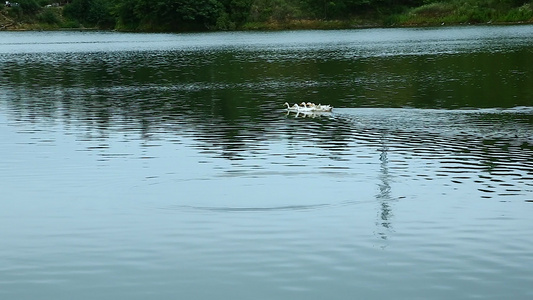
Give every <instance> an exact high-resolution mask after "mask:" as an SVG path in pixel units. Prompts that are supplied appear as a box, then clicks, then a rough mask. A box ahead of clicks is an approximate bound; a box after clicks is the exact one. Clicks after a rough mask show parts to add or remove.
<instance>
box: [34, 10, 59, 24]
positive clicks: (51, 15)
mask: <svg viewBox="0 0 533 300" xmlns="http://www.w3.org/2000/svg"><path fill="white" fill-rule="evenodd" d="M37 20H39V22H41V23H46V24H50V25H54V24H55V25H60V24H61V18H60V16H59V11H58V10H57V9H53V8H45V9H43V10H42V12H41V13H40V14H38V15H37Z"/></svg>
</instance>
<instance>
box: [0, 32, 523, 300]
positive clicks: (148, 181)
mask: <svg viewBox="0 0 533 300" xmlns="http://www.w3.org/2000/svg"><path fill="white" fill-rule="evenodd" d="M531 66H533V26H531V25H522V26H469V27H441V28H418V29H415V28H408V29H405V28H404V29H401V28H395V29H358V30H339V31H284V32H222V33H191V34H134V33H118V32H72V31H70V32H0V135H1V137H2V140H1V142H0V145H1V146H0V157H1V158H2V159H1V160H0V178H1V181H0V190H1V191H2V194H1V197H0V199H1V200H0V228H1V229H0V241H1V242H2V246H1V247H0V298H2V299H17V300H19V299H73V298H76V299H325V298H330V299H387V298H390V299H479V298H481V299H503V298H512V299H531V298H532V297H533V290H532V289H531V284H532V283H533V269H532V266H533V256H532V254H531V253H533V223H532V222H531V220H532V217H531V216H532V215H533V69H532V68H531ZM302 101H305V102H314V103H317V104H318V103H321V104H330V105H333V107H334V109H333V111H332V112H331V113H320V114H301V113H300V114H298V113H292V112H291V113H289V112H287V111H285V110H284V103H285V102H288V103H290V104H293V103H300V102H302Z"/></svg>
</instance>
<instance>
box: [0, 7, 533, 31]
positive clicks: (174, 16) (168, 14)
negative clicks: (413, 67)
mask: <svg viewBox="0 0 533 300" xmlns="http://www.w3.org/2000/svg"><path fill="white" fill-rule="evenodd" d="M57 1H58V0H17V6H16V7H11V8H9V9H10V14H11V15H15V14H18V15H19V16H21V15H32V14H33V15H37V17H38V18H37V19H38V21H40V22H41V23H49V24H56V25H58V26H59V27H61V26H63V27H85V28H100V29H118V30H126V31H128V30H129V31H196V30H238V29H246V28H247V26H248V27H249V28H252V27H253V26H250V24H286V23H290V22H295V21H309V20H314V21H319V22H328V21H345V22H348V23H349V22H352V23H351V24H352V25H353V23H354V22H353V21H354V20H356V19H359V20H361V19H363V20H364V21H363V22H369V21H370V22H369V23H372V24H373V25H378V26H382V25H402V24H403V25H406V24H407V25H409V24H411V23H412V24H431V23H435V24H437V23H438V24H440V22H443V23H444V22H450V23H461V22H465V23H466V22H474V23H481V22H491V21H493V20H496V21H504V22H509V21H529V22H531V21H533V9H532V7H533V0H59V1H67V2H64V3H57ZM45 8H47V9H45ZM0 12H1V11H0Z"/></svg>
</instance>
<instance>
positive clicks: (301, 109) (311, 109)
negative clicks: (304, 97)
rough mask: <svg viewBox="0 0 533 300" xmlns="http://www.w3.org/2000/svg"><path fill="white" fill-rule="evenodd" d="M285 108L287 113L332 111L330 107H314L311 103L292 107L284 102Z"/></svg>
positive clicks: (320, 105)
mask: <svg viewBox="0 0 533 300" xmlns="http://www.w3.org/2000/svg"><path fill="white" fill-rule="evenodd" d="M285 106H286V107H287V110H288V111H295V112H329V111H331V110H332V109H333V107H332V106H331V105H322V104H318V105H316V104H314V103H311V102H307V103H305V102H302V103H300V105H298V104H294V105H293V106H290V105H289V103H287V102H285Z"/></svg>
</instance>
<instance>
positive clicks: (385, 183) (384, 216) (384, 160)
mask: <svg viewBox="0 0 533 300" xmlns="http://www.w3.org/2000/svg"><path fill="white" fill-rule="evenodd" d="M378 151H379V161H380V166H379V167H380V169H379V183H378V190H379V192H378V194H377V195H376V199H377V200H378V202H379V204H380V213H379V220H378V224H379V225H381V226H382V227H383V230H381V231H380V232H379V233H378V234H379V236H380V237H381V238H382V239H387V231H390V230H392V224H391V221H390V219H391V217H392V208H391V206H390V201H391V200H392V197H391V184H390V181H391V175H390V174H389V158H388V151H389V148H388V147H387V144H386V137H385V133H383V136H382V137H381V147H380V148H379V149H378Z"/></svg>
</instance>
